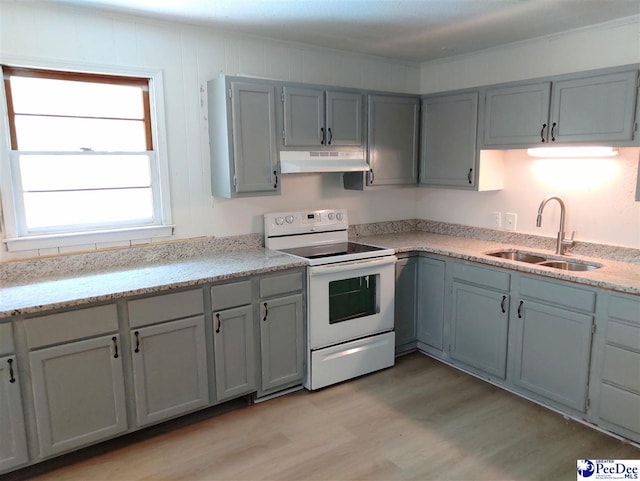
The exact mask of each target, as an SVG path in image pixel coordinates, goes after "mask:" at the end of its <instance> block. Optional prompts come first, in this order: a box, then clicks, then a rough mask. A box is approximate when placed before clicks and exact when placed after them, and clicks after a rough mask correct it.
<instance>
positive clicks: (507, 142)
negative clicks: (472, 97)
mask: <svg viewBox="0 0 640 481" xmlns="http://www.w3.org/2000/svg"><path fill="white" fill-rule="evenodd" d="M637 82H638V70H637V68H631V69H626V70H625V69H620V68H618V69H613V71H612V70H611V69H610V70H608V71H604V72H602V71H600V72H587V73H581V74H571V75H565V76H562V77H558V78H551V79H549V80H548V81H544V82H538V83H530V82H526V83H525V82H521V83H517V84H513V85H508V86H496V87H489V88H487V90H486V93H485V104H484V109H485V110H484V125H483V131H484V132H483V135H482V146H483V147H487V148H523V147H530V146H544V145H547V144H554V143H582V144H584V143H594V142H599V143H602V142H606V143H608V144H612V145H633V143H632V141H633V140H634V138H636V136H637V124H635V123H634V117H635V115H636V113H635V112H636V97H637V89H638V83H637ZM636 140H637V138H636Z"/></svg>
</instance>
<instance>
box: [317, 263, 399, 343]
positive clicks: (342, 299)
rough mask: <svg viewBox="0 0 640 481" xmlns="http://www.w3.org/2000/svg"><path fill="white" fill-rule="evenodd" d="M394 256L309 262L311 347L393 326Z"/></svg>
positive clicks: (361, 335) (387, 329)
mask: <svg viewBox="0 0 640 481" xmlns="http://www.w3.org/2000/svg"><path fill="white" fill-rule="evenodd" d="M395 262H396V257H395V256H385V257H378V258H374V259H366V260H360V261H352V262H339V263H336V264H328V265H322V266H309V267H308V268H307V272H308V284H307V285H308V287H309V296H308V299H307V303H308V304H307V305H308V317H307V318H308V322H309V347H310V348H311V349H318V348H321V347H326V346H331V345H333V344H337V343H340V342H345V341H348V340H351V339H357V338H360V337H364V336H369V335H372V334H376V333H380V332H384V331H389V330H391V329H393V315H394V314H393V307H394V297H395Z"/></svg>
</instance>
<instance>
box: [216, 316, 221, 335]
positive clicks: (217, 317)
mask: <svg viewBox="0 0 640 481" xmlns="http://www.w3.org/2000/svg"><path fill="white" fill-rule="evenodd" d="M216 319H217V320H218V327H216V333H218V332H220V327H221V325H222V324H221V322H220V314H216Z"/></svg>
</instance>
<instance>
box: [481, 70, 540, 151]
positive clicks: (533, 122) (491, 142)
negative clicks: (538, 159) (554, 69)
mask: <svg viewBox="0 0 640 481" xmlns="http://www.w3.org/2000/svg"><path fill="white" fill-rule="evenodd" d="M550 94H551V83H550V82H542V83H537V84H528V85H517V86H513V87H498V88H490V89H488V90H487V93H486V98H485V112H484V145H485V146H506V145H509V146H522V147H526V146H530V145H535V144H540V143H543V142H546V139H547V134H548V133H549V128H548V122H549V98H550Z"/></svg>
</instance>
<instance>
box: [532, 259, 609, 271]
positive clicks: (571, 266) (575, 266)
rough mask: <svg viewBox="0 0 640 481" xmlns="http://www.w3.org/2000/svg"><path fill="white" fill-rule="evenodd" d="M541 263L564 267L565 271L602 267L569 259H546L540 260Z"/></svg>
mask: <svg viewBox="0 0 640 481" xmlns="http://www.w3.org/2000/svg"><path fill="white" fill-rule="evenodd" d="M539 265H541V266H546V267H553V268H554V269H562V270H564V271H592V270H594V269H598V268H600V267H601V266H598V265H595V264H582V263H580V262H569V261H545V262H540V263H539Z"/></svg>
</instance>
